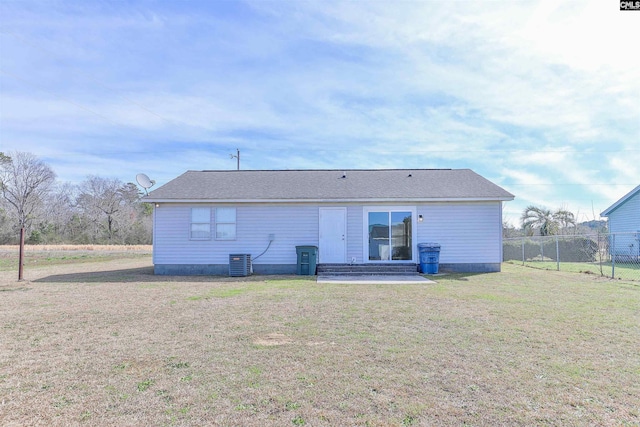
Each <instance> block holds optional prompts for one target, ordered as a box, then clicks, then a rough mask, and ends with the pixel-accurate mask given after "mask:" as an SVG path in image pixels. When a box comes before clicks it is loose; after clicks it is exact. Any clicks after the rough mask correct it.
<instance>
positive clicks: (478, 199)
mask: <svg viewBox="0 0 640 427" xmlns="http://www.w3.org/2000/svg"><path fill="white" fill-rule="evenodd" d="M513 199H514V198H513V197H464V198H419V199H151V198H149V199H147V198H143V199H142V200H141V201H142V202H144V203H243V204H244V203H396V204H398V203H405V204H406V203H424V202H508V201H510V200H513Z"/></svg>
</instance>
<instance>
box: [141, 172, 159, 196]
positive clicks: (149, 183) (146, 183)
mask: <svg viewBox="0 0 640 427" xmlns="http://www.w3.org/2000/svg"><path fill="white" fill-rule="evenodd" d="M136 181H138V184H139V185H140V187H142V188H144V192H145V193H147V194H149V193H148V192H147V189H148V188H151V187H153V184H155V183H156V182H155V181H154V180H152V179H149V177H148V176H147V175H145V174H143V173H139V174H138V175H136Z"/></svg>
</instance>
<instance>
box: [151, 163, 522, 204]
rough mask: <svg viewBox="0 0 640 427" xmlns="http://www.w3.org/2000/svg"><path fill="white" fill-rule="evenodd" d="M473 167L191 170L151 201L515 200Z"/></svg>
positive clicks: (164, 187)
mask: <svg viewBox="0 0 640 427" xmlns="http://www.w3.org/2000/svg"><path fill="white" fill-rule="evenodd" d="M513 198H514V196H513V194H511V193H509V192H508V191H506V190H504V189H502V188H501V187H499V186H497V185H495V184H494V183H492V182H491V181H489V180H487V179H485V178H483V177H482V176H480V175H478V174H477V173H475V172H473V171H471V170H469V169H378V170H374V169H371V170H361V169H351V170H342V169H340V170H239V171H237V170H236V171H229V170H226V171H187V172H185V173H184V174H182V175H180V176H179V177H177V178H175V179H173V180H171V181H169V182H168V183H166V184H165V185H163V186H162V187H160V188H158V189H156V190H153V191H151V192H150V193H149V195H148V196H146V197H144V199H143V200H144V201H147V202H156V203H158V202H194V203H195V202H198V203H202V202H267V201H269V202H332V201H335V202H348V201H367V202H371V201H377V202H382V201H390V202H403V201H457V200H460V201H462V200H475V201H481V200H492V201H506V200H513Z"/></svg>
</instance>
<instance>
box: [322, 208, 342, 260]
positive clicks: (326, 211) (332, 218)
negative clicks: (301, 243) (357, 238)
mask: <svg viewBox="0 0 640 427" xmlns="http://www.w3.org/2000/svg"><path fill="white" fill-rule="evenodd" d="M318 245H319V248H318V258H319V259H318V263H325V264H342V263H344V262H345V259H346V256H347V208H320V239H319V243H318Z"/></svg>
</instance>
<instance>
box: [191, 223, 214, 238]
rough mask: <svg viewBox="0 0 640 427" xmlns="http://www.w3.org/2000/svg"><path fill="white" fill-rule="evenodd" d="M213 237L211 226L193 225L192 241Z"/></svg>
mask: <svg viewBox="0 0 640 427" xmlns="http://www.w3.org/2000/svg"><path fill="white" fill-rule="evenodd" d="M210 237H211V228H210V224H191V238H192V239H209V238H210Z"/></svg>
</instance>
